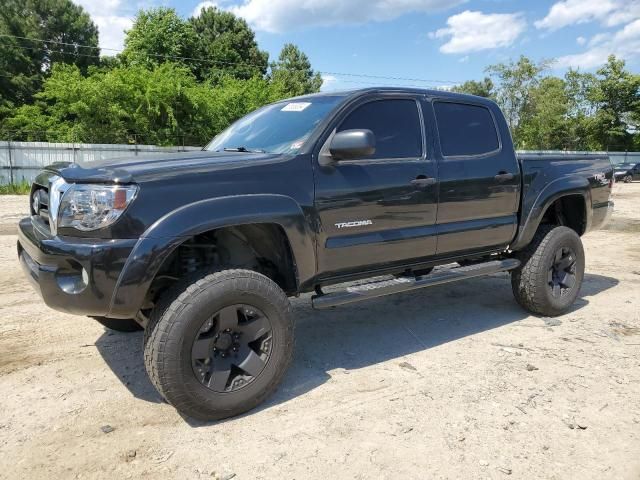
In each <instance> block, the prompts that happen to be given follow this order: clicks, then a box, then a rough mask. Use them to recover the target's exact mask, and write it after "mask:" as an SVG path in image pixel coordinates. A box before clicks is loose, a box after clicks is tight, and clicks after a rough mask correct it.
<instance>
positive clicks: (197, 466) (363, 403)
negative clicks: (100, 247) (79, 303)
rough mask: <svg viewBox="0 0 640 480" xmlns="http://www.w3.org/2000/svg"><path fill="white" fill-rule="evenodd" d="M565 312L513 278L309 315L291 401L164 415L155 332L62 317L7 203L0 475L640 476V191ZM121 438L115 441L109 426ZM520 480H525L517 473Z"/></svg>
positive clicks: (3, 214) (1, 253)
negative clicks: (29, 277) (150, 342)
mask: <svg viewBox="0 0 640 480" xmlns="http://www.w3.org/2000/svg"><path fill="white" fill-rule="evenodd" d="M614 193H615V201H616V213H615V216H614V220H613V221H612V223H611V225H610V226H609V228H608V229H607V230H604V231H599V232H594V233H591V234H589V235H587V236H586V237H585V238H584V242H585V246H586V251H587V274H586V278H585V284H584V286H583V289H582V292H581V295H580V298H579V300H578V301H577V303H576V304H575V307H574V308H573V310H572V311H571V312H570V313H568V314H567V315H564V316H562V317H559V318H554V319H549V318H538V317H534V316H530V315H528V314H527V313H525V312H524V311H522V310H521V309H520V308H519V307H518V306H517V305H516V303H515V301H514V300H513V298H512V295H511V289H510V284H509V277H508V276H507V275H506V274H500V275H495V276H492V277H488V278H484V279H474V280H468V281H466V282H462V283H457V284H454V285H450V286H440V287H433V288H430V289H425V290H423V291H417V292H413V293H409V294H402V295H397V296H394V297H387V298H383V299H378V300H374V301H370V302H368V303H363V304H358V305H353V306H348V307H343V308H339V309H336V310H332V311H325V312H314V311H313V310H312V309H311V307H310V304H309V299H308V297H303V298H300V299H297V300H294V305H295V311H296V316H297V319H298V323H297V330H296V335H297V342H296V353H295V359H294V362H293V366H292V368H291V370H290V371H289V373H288V375H287V376H286V378H285V381H284V383H283V385H282V386H281V388H280V389H279V390H278V392H277V393H276V395H275V396H274V397H272V398H271V399H270V400H269V401H268V402H267V403H266V404H265V405H263V406H262V407H260V408H259V409H257V410H255V411H253V412H250V413H249V414H246V415H244V416H242V417H239V418H235V419H232V420H228V421H224V422H218V423H213V424H204V423H196V422H193V421H191V420H189V419H185V418H182V417H180V416H179V415H178V414H177V413H176V412H175V410H174V409H173V408H171V407H170V406H169V405H167V404H165V403H163V402H162V401H161V399H160V397H159V396H158V394H157V393H156V392H155V391H154V389H153V387H152V386H151V384H150V383H149V380H148V379H147V377H146V375H145V372H144V367H143V364H142V352H141V342H142V335H141V334H139V333H135V334H118V333H112V332H107V331H105V330H104V328H102V327H101V326H100V325H99V324H97V323H96V322H94V321H92V320H90V319H88V318H82V317H74V316H71V315H66V314H62V313H57V312H54V311H51V310H49V309H47V308H46V307H45V305H44V304H43V302H42V301H41V300H40V298H38V296H37V295H36V294H35V293H34V292H33V291H32V289H31V288H30V286H29V285H28V284H27V282H26V280H25V279H24V277H23V274H22V272H21V271H20V267H19V264H18V262H17V260H16V251H15V243H16V236H15V224H16V222H17V220H18V219H19V218H20V217H21V216H23V215H24V213H25V212H26V210H27V199H26V198H25V197H11V196H2V197H0V265H1V266H2V269H1V271H0V399H1V402H2V403H1V407H0V411H1V414H0V478H15V479H18V478H20V479H24V478H43V479H48V480H49V479H51V478H104V477H110V478H154V479H155V478H167V477H168V478H189V479H199V478H226V479H231V478H238V479H254V478H256V479H272V478H282V479H306V478H318V479H325V478H355V479H365V478H367V479H368V478H376V479H379V478H394V479H395V478H409V479H412V478H452V479H459V478H473V479H476V478H492V479H494V478H495V479H501V478H546V479H567V478H575V479H589V478H593V479H605V478H610V479H638V478H640V455H639V452H640V368H639V366H640V293H639V292H640V183H635V184H630V185H628V184H624V185H623V184H619V185H616V187H615V192H614ZM105 432H108V433H105ZM509 476H510V477H509Z"/></svg>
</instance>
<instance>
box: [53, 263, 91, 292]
mask: <svg viewBox="0 0 640 480" xmlns="http://www.w3.org/2000/svg"><path fill="white" fill-rule="evenodd" d="M70 263H71V268H70V269H61V270H58V271H57V272H56V282H57V283H58V286H59V287H60V290H62V291H63V292H64V293H68V294H70V295H77V294H78V293H81V292H82V291H83V290H84V289H85V288H87V285H89V274H88V273H87V271H86V270H85V269H84V268H83V267H82V265H80V264H79V263H78V262H74V261H72V262H70Z"/></svg>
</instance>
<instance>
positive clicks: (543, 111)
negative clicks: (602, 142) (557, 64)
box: [518, 77, 573, 150]
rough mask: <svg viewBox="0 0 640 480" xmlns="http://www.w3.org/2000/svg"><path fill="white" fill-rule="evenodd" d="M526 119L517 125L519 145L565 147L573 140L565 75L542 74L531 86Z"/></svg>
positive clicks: (534, 148)
mask: <svg viewBox="0 0 640 480" xmlns="http://www.w3.org/2000/svg"><path fill="white" fill-rule="evenodd" d="M529 98H530V101H529V104H528V105H527V111H526V112H525V114H524V115H523V121H521V124H520V125H519V126H518V131H519V138H518V141H519V145H518V146H519V147H521V148H526V149H529V150H563V149H565V148H569V147H570V146H571V145H572V144H573V139H572V138H571V129H570V120H569V109H570V100H569V95H568V91H567V87H566V83H565V81H564V80H563V79H561V78H557V77H546V78H543V79H542V80H541V81H540V83H539V85H538V86H536V87H533V88H532V89H531V92H530V95H529Z"/></svg>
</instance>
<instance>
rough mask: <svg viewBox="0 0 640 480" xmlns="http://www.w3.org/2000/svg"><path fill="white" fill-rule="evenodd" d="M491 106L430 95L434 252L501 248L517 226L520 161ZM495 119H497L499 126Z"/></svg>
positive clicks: (456, 252)
mask: <svg viewBox="0 0 640 480" xmlns="http://www.w3.org/2000/svg"><path fill="white" fill-rule="evenodd" d="M493 108H495V109H496V110H497V107H496V106H495V105H492V104H488V103H487V104H483V103H478V104H473V103H464V102H454V101H449V100H435V101H434V102H433V112H434V113H435V122H436V125H437V132H438V143H439V146H440V151H439V152H438V179H439V181H440V197H439V198H440V203H439V206H438V220H437V223H438V248H437V254H438V256H439V257H441V256H442V257H447V256H452V255H457V254H460V253H469V252H473V251H478V252H481V251H489V250H493V249H496V248H502V247H504V246H506V245H507V244H508V243H509V242H511V241H512V240H513V238H514V236H515V232H516V228H517V226H518V218H517V213H518V206H519V200H520V166H519V164H518V161H517V159H516V157H515V153H514V150H513V146H512V145H511V139H510V138H508V137H505V138H501V137H500V135H499V134H498V132H499V131H507V126H506V124H505V123H504V120H503V118H502V116H501V115H500V113H499V111H496V112H495V114H494V113H492V110H491V109H493ZM498 121H501V122H502V125H501V130H499V129H498V123H497V122H498Z"/></svg>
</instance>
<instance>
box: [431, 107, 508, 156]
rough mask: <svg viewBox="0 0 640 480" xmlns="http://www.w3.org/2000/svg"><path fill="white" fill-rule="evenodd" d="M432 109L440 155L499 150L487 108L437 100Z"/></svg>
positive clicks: (461, 154) (470, 153) (496, 133)
mask: <svg viewBox="0 0 640 480" xmlns="http://www.w3.org/2000/svg"><path fill="white" fill-rule="evenodd" d="M433 108H434V111H435V115H436V123H437V127H438V138H439V140H440V149H441V151H442V156H443V157H469V156H481V155H487V154H490V153H494V152H497V151H498V150H500V141H499V139H498V130H497V128H496V124H495V121H494V118H493V115H492V114H491V112H490V111H489V109H488V108H486V107H483V106H480V105H472V104H467V103H458V102H449V101H436V102H434V104H433Z"/></svg>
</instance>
